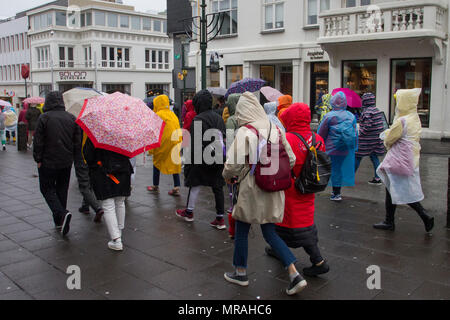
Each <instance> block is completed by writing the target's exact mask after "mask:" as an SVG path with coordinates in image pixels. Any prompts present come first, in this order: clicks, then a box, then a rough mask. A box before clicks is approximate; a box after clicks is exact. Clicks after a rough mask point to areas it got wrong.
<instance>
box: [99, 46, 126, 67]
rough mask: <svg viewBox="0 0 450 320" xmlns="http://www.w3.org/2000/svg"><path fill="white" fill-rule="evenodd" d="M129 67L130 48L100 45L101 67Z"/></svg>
mask: <svg viewBox="0 0 450 320" xmlns="http://www.w3.org/2000/svg"><path fill="white" fill-rule="evenodd" d="M108 66H109V68H116V66H117V68H130V48H122V47H106V46H103V47H102V67H103V68H107V67H108Z"/></svg>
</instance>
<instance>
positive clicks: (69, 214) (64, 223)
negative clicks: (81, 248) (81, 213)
mask: <svg viewBox="0 0 450 320" xmlns="http://www.w3.org/2000/svg"><path fill="white" fill-rule="evenodd" d="M70 220H72V214H71V213H70V212H68V213H67V214H66V216H65V217H64V222H63V224H62V226H61V234H62V235H63V236H66V235H67V234H68V233H69V231H70ZM66 226H68V227H69V230H67V232H64V229H66Z"/></svg>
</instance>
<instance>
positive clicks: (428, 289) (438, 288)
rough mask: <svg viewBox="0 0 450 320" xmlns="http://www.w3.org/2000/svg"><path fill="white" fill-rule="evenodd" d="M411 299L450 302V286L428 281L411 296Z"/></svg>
mask: <svg viewBox="0 0 450 320" xmlns="http://www.w3.org/2000/svg"><path fill="white" fill-rule="evenodd" d="M411 298H412V299H420V300H449V299H450V286H446V285H442V284H439V283H434V282H431V281H426V282H425V283H423V284H422V285H421V286H420V287H419V288H417V289H416V290H415V291H414V292H413V293H412V294H411Z"/></svg>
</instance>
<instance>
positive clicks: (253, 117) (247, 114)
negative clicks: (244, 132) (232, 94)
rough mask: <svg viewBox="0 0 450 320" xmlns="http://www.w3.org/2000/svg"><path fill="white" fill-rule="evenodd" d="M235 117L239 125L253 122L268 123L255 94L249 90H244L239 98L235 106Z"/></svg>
mask: <svg viewBox="0 0 450 320" xmlns="http://www.w3.org/2000/svg"><path fill="white" fill-rule="evenodd" d="M236 117H237V120H238V124H239V127H242V126H245V125H247V124H249V123H253V122H264V123H265V124H267V125H268V124H269V119H268V118H267V115H266V113H265V112H264V108H263V107H262V106H261V104H260V103H259V101H258V99H257V98H256V97H255V95H254V94H252V93H250V92H245V93H244V94H243V95H242V97H241V98H240V99H239V102H238V104H237V106H236ZM256 129H258V128H256Z"/></svg>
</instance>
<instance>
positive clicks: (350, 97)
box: [331, 88, 362, 109]
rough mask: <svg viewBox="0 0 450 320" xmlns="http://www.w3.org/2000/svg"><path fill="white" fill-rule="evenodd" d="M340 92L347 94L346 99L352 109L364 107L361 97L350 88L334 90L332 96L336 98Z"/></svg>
mask: <svg viewBox="0 0 450 320" xmlns="http://www.w3.org/2000/svg"><path fill="white" fill-rule="evenodd" d="M338 92H342V93H343V94H345V97H346V98H347V105H348V106H349V107H350V108H355V109H357V108H361V107H362V100H361V97H360V96H359V95H358V94H357V93H356V92H355V91H353V90H351V89H348V88H338V89H334V90H333V92H332V93H331V94H332V95H333V96H334V95H335V94H336V93H338Z"/></svg>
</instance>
